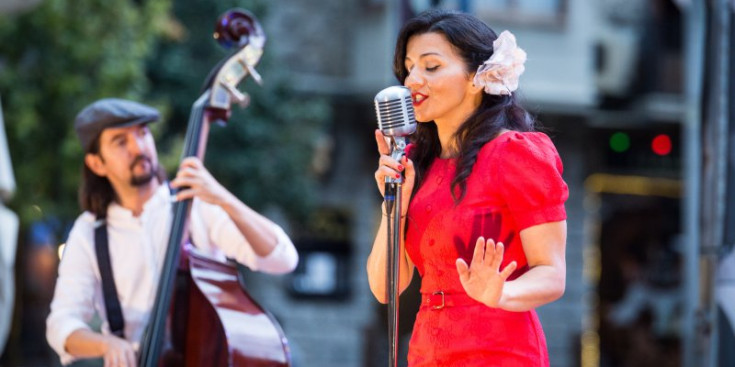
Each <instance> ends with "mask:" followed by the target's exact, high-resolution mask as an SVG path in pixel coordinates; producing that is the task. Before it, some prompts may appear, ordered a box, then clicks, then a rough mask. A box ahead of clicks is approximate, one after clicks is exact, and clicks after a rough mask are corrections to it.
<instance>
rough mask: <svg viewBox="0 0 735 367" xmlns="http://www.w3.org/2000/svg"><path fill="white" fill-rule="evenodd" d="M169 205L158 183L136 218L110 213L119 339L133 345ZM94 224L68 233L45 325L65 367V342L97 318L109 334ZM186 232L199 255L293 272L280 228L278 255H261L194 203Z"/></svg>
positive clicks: (87, 216)
mask: <svg viewBox="0 0 735 367" xmlns="http://www.w3.org/2000/svg"><path fill="white" fill-rule="evenodd" d="M171 207H172V205H171V200H170V192H169V189H168V186H167V185H161V187H160V188H159V189H158V190H157V191H156V192H155V194H154V195H153V196H152V197H151V199H149V200H148V202H146V203H145V205H144V206H143V212H142V213H141V214H140V216H138V217H135V216H133V213H132V212H131V211H130V210H128V209H125V208H123V207H122V206H120V205H118V204H111V205H110V206H109V208H108V210H107V231H108V236H109V241H108V242H109V252H110V263H111V264H112V272H113V277H114V278H115V286H116V287H117V293H118V298H119V300H120V305H121V307H122V311H123V317H124V318H125V329H124V333H125V337H126V338H127V339H128V340H130V341H131V342H133V343H135V344H136V345H137V343H139V342H140V340H141V338H142V335H143V332H144V329H145V324H146V322H147V319H148V315H149V313H150V310H151V308H152V307H153V302H154V301H155V298H156V291H157V288H158V278H159V276H160V274H159V273H160V269H161V266H162V263H163V259H164V257H165V254H166V247H167V245H168V236H169V231H170V229H171V222H172V220H173V219H172V218H173V214H172V210H171ZM95 220H96V218H95V217H94V215H93V214H92V213H90V212H85V213H83V214H81V215H80V216H79V217H78V218H77V220H76V222H75V223H74V226H73V227H72V229H71V232H70V233H69V238H68V239H67V242H66V247H65V250H64V255H63V257H62V259H61V263H60V264H59V276H58V279H57V281H56V290H55V292H54V299H53V301H52V302H51V313H50V314H49V316H48V318H47V319H46V338H47V339H48V342H49V344H50V345H51V347H52V348H53V349H54V350H55V351H56V352H57V353H58V354H59V357H60V358H61V362H62V363H63V364H68V363H70V362H73V361H74V360H75V358H74V357H73V356H72V355H70V354H69V353H67V352H66V351H65V350H64V344H65V342H66V339H67V337H68V336H69V335H70V334H71V333H72V332H73V331H75V330H77V329H89V328H90V327H89V326H88V323H89V322H90V320H91V319H92V318H93V317H94V314H95V312H98V313H99V315H100V317H101V318H102V320H104V322H103V324H102V332H103V333H105V334H109V333H110V329H109V325H108V323H107V321H106V320H107V316H106V312H105V305H104V296H103V295H102V285H101V277H100V273H99V267H98V265H97V256H96V253H95V244H94V222H95ZM189 227H190V233H191V237H192V242H193V243H194V244H195V246H196V248H197V250H199V251H200V252H202V253H204V254H206V255H207V256H209V257H211V258H214V259H217V260H220V261H225V260H226V259H227V258H231V259H234V260H236V261H237V262H239V263H241V264H243V265H245V266H247V267H249V268H250V269H252V270H256V271H263V272H266V273H272V274H281V273H287V272H290V271H292V270H293V269H294V268H295V267H296V263H297V262H298V254H297V252H296V249H295V247H294V245H293V243H292V242H291V240H290V239H289V237H288V235H286V233H285V232H284V231H283V229H281V227H279V226H277V225H274V228H273V230H274V231H275V232H276V235H277V237H278V244H277V245H276V247H275V249H273V251H272V252H271V253H270V254H268V256H266V257H259V256H258V255H256V254H255V252H254V251H253V249H252V247H251V246H250V244H249V243H248V242H247V240H246V239H245V237H244V236H243V235H242V234H241V233H240V231H239V230H238V229H237V227H236V226H235V223H234V222H232V220H231V219H230V218H229V216H228V215H227V213H225V211H224V210H223V209H222V208H220V207H219V206H216V205H211V204H208V203H205V202H203V201H201V200H198V199H194V201H193V204H192V210H191V216H190V221H189Z"/></svg>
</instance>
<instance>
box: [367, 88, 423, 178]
mask: <svg viewBox="0 0 735 367" xmlns="http://www.w3.org/2000/svg"><path fill="white" fill-rule="evenodd" d="M374 102H375V113H376V114H377V115H378V128H379V129H380V131H382V132H383V135H384V136H386V137H388V138H390V141H391V157H392V158H393V159H395V160H398V161H400V159H401V158H402V157H403V156H404V155H405V149H406V137H407V136H409V135H411V134H413V133H414V132H415V131H416V117H415V116H414V112H413V101H412V99H411V91H410V90H409V89H408V88H406V87H404V86H398V85H395V86H391V87H388V88H385V89H383V90H381V91H380V92H378V94H377V95H375V99H374ZM385 182H386V183H401V182H403V178H393V177H386V178H385Z"/></svg>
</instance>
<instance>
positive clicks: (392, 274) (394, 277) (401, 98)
mask: <svg viewBox="0 0 735 367" xmlns="http://www.w3.org/2000/svg"><path fill="white" fill-rule="evenodd" d="M374 102H375V112H376V113H377V115H378V128H379V129H380V131H382V132H383V135H384V136H386V137H388V138H389V139H390V142H391V157H392V158H393V159H395V160H397V161H400V159H401V158H402V157H403V156H404V155H405V149H406V140H407V137H408V136H409V135H411V134H413V132H414V131H416V118H415V117H414V112H413V104H412V100H411V91H410V90H409V89H408V88H406V87H403V86H392V87H388V88H385V89H383V90H381V91H380V92H378V94H377V95H376V96H375V100H374ZM402 185H403V177H402V176H401V177H400V178H394V177H386V178H385V195H384V201H385V211H386V213H387V214H388V230H387V234H388V240H387V245H388V246H387V254H388V262H387V264H386V265H387V269H386V273H387V277H386V283H387V284H386V292H387V293H388V295H387V296H388V297H387V298H388V344H389V345H390V348H391V351H390V356H389V359H388V366H389V367H397V366H398V299H399V289H398V279H399V272H400V263H399V262H398V259H399V257H400V247H401V242H400V233H399V232H400V229H401V187H402ZM391 219H392V220H391Z"/></svg>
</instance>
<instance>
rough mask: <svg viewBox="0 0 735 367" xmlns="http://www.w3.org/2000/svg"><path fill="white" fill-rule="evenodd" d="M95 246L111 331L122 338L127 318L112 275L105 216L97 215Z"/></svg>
mask: <svg viewBox="0 0 735 367" xmlns="http://www.w3.org/2000/svg"><path fill="white" fill-rule="evenodd" d="M94 247H95V252H96V253H97V265H99V268H100V276H101V277H102V295H103V296H104V298H105V310H106V311H107V321H108V322H109V323H110V331H111V332H112V333H113V334H115V335H117V336H119V337H121V338H125V335H124V333H123V328H124V327H125V319H124V318H123V314H122V308H121V307H120V301H119V300H118V299H117V287H115V278H113V277H112V265H111V264H110V251H109V246H108V241H107V221H106V220H105V217H101V216H100V217H97V222H95V229H94Z"/></svg>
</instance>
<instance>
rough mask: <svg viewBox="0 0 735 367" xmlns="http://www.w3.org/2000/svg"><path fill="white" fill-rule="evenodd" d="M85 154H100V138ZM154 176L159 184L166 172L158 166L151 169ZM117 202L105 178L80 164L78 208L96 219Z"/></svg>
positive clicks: (113, 191)
mask: <svg viewBox="0 0 735 367" xmlns="http://www.w3.org/2000/svg"><path fill="white" fill-rule="evenodd" d="M87 154H97V155H99V154H100V137H99V136H97V137H96V138H95V139H94V141H92V144H90V147H89V149H88V151H87ZM153 169H154V170H155V172H154V175H155V176H156V177H157V178H158V181H159V182H165V181H166V172H165V171H164V170H163V169H162V168H161V166H160V165H158V166H156V167H154V168H153ZM116 200H117V193H115V189H114V188H113V187H112V184H110V180H108V179H107V177H102V176H98V175H97V174H95V173H94V172H92V170H91V169H89V167H87V164H86V163H84V164H82V185H81V186H80V188H79V206H80V207H81V208H82V210H85V211H89V212H91V213H92V214H94V215H95V216H96V217H104V216H106V215H107V207H108V206H109V205H110V204H111V203H112V202H113V201H116Z"/></svg>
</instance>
